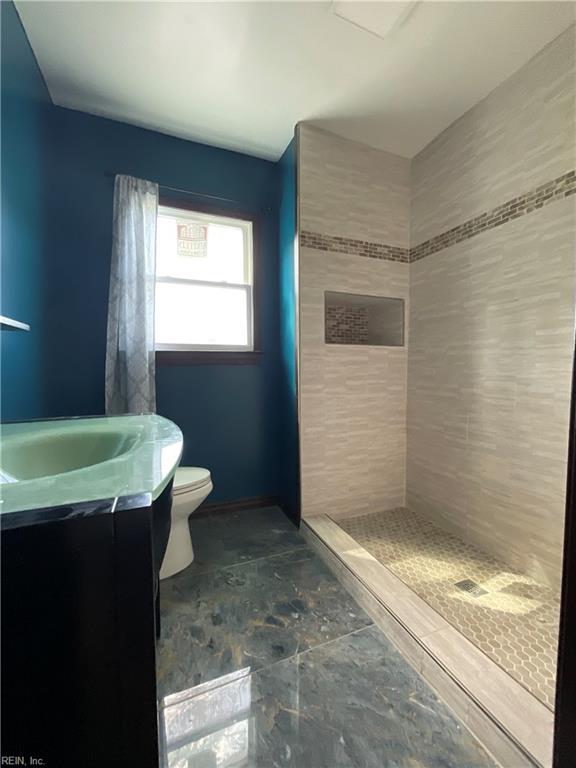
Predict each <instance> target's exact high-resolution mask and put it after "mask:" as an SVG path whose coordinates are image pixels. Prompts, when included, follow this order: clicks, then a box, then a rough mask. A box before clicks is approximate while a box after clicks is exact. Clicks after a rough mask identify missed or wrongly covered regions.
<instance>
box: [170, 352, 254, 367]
mask: <svg viewBox="0 0 576 768" xmlns="http://www.w3.org/2000/svg"><path fill="white" fill-rule="evenodd" d="M261 357H262V353H261V352H260V351H258V350H252V351H250V352H233V351H229V352H226V351H206V352H202V351H198V350H194V351H190V350H186V351H182V350H167V349H163V350H157V351H156V365H158V366H164V365H259V363H260V359H261Z"/></svg>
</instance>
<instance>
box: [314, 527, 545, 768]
mask: <svg viewBox="0 0 576 768" xmlns="http://www.w3.org/2000/svg"><path fill="white" fill-rule="evenodd" d="M300 532H301V534H302V535H303V537H304V538H305V539H306V541H307V542H308V543H309V544H310V546H312V547H313V548H314V550H315V551H316V552H317V553H318V554H319V555H320V557H321V558H322V559H323V560H324V562H325V563H326V565H327V566H328V567H329V568H330V570H331V571H332V572H333V573H334V574H335V575H336V577H337V578H338V580H339V581H340V582H341V583H342V585H343V586H344V587H345V588H346V589H347V590H348V592H350V594H351V595H352V596H353V597H354V598H355V600H356V601H357V602H358V603H359V604H360V605H361V607H362V608H363V609H364V610H365V611H366V612H367V613H368V614H369V615H370V616H371V618H372V619H373V620H374V622H375V623H376V624H377V625H378V626H379V627H380V629H382V631H383V632H384V633H385V634H386V635H387V637H388V638H389V639H390V640H391V641H392V642H393V643H394V645H396V647H397V648H398V650H399V651H400V652H401V653H402V654H403V655H404V657H405V658H406V659H407V660H408V662H409V663H410V664H411V665H412V666H413V667H414V669H415V670H416V671H417V672H418V673H419V674H420V675H421V676H422V677H423V678H424V679H425V680H426V681H427V682H428V683H429V685H431V686H432V688H434V690H435V691H436V692H437V693H438V694H439V696H440V697H441V698H442V699H443V700H444V702H445V703H446V704H447V705H448V706H449V707H450V709H452V711H453V712H454V713H455V715H456V716H457V717H458V719H459V720H460V721H461V723H462V724H463V726H464V727H466V728H467V729H468V730H469V731H470V732H471V733H472V735H473V736H474V737H475V738H476V739H477V740H478V741H479V742H480V743H481V744H482V745H483V746H484V748H485V749H486V750H487V751H488V752H489V753H490V754H491V755H492V757H493V758H494V759H495V760H496V761H497V762H498V763H499V764H500V765H501V766H502V768H534V766H538V767H539V768H551V765H552V737H553V722H554V717H553V713H552V712H550V710H548V709H547V708H546V707H545V706H544V705H543V704H541V702H539V701H538V700H537V699H535V697H533V696H532V695H531V694H529V693H528V692H527V691H526V690H525V689H524V688H523V687H522V686H521V685H520V684H519V683H517V682H516V681H515V680H513V679H512V678H509V676H508V675H507V673H505V672H503V671H502V670H501V669H500V667H498V665H497V664H495V663H494V662H492V661H491V660H490V659H488V658H487V657H486V656H485V655H484V654H483V653H482V651H480V650H478V649H477V648H476V647H475V646H472V644H471V643H470V642H469V641H467V640H465V639H464V638H462V641H463V642H464V643H466V644H467V645H469V646H471V648H470V649H467V650H468V652H469V653H470V655H471V656H472V655H478V654H479V655H480V656H479V657H478V658H480V657H481V659H482V663H483V665H484V666H485V665H486V662H488V663H489V664H490V665H493V667H494V670H495V672H494V674H495V676H496V677H499V678H500V682H502V680H503V678H502V675H503V674H504V675H506V678H507V680H505V681H504V682H505V684H506V687H507V688H509V689H510V690H509V691H508V693H509V694H510V693H511V695H512V698H513V699H514V701H515V703H517V704H520V702H521V701H522V700H526V701H528V702H529V703H530V709H531V710H532V717H531V718H529V719H530V720H532V722H529V723H528V725H529V731H530V733H531V736H532V742H531V743H530V744H526V743H523V741H524V740H523V739H522V737H521V734H518V733H515V732H514V731H515V730H517V728H515V724H514V722H506V718H505V717H503V716H501V717H497V716H495V715H494V713H492V712H490V711H489V709H488V708H487V707H486V705H485V704H483V703H482V701H481V698H482V692H480V691H479V690H476V691H475V690H474V688H475V686H474V684H473V683H474V681H473V680H472V681H471V680H470V677H469V679H468V680H466V681H465V680H464V679H463V678H464V677H465V675H461V674H459V671H458V670H456V669H454V666H453V665H451V664H446V663H444V662H445V661H446V660H444V662H443V661H442V660H440V659H439V658H438V657H437V656H436V655H435V654H434V652H433V651H432V649H431V648H430V647H428V646H427V643H426V637H428V638H430V637H431V636H432V635H434V634H435V632H437V630H434V629H431V630H430V631H429V632H428V634H427V635H426V634H424V635H423V634H422V630H421V632H420V634H419V633H418V632H416V631H414V626H412V627H411V626H410V624H409V622H407V621H406V619H405V618H404V620H403V619H402V618H400V617H399V616H398V615H397V614H396V613H395V611H394V610H393V609H392V608H391V607H390V605H389V604H387V599H386V594H385V593H384V592H383V590H378V589H376V588H374V586H372V585H370V584H368V583H367V582H366V580H365V579H363V578H362V576H360V575H359V574H358V573H357V572H356V571H355V569H354V568H353V567H351V565H350V564H349V563H347V562H346V561H345V560H344V559H343V555H346V554H349V553H351V552H352V553H354V555H355V556H356V557H358V556H360V557H362V559H365V560H366V561H368V562H369V563H370V564H371V565H374V564H377V566H378V567H379V568H383V569H385V571H386V578H387V579H388V580H394V581H397V582H398V585H399V588H400V585H401V588H402V590H406V589H409V588H407V587H406V586H405V585H404V583H403V582H401V580H400V579H398V577H396V576H395V575H394V574H392V572H391V571H389V570H388V569H387V568H386V567H385V566H383V565H382V564H381V563H378V561H377V560H375V558H373V557H372V555H370V554H369V553H368V552H367V551H366V550H364V549H363V548H362V547H360V546H359V545H358V544H357V543H356V542H355V541H354V540H353V539H351V537H349V536H348V534H346V533H345V532H343V531H342V530H341V529H340V527H339V526H338V525H337V524H336V523H335V522H333V521H332V520H331V519H330V518H328V517H327V516H326V515H316V516H313V517H310V518H305V519H303V520H302V521H301V526H300ZM326 539H329V540H330V543H327V541H326ZM346 540H348V542H347V541H346ZM350 542H351V543H353V545H354V546H353V547H350V546H348V544H349V543H350ZM339 544H340V546H339ZM344 547H347V549H346V550H344ZM409 591H410V593H411V596H410V597H411V601H412V602H413V604H414V605H416V606H418V607H419V608H421V609H422V612H421V614H420V615H419V616H418V620H419V621H420V619H421V618H422V617H424V621H425V620H426V617H427V616H430V615H434V617H435V625H436V626H438V625H441V624H444V623H445V624H447V625H448V622H446V620H445V619H443V617H440V616H439V614H437V613H436V611H434V609H432V608H431V607H430V606H429V605H428V604H427V603H425V601H424V600H422V598H420V597H418V596H417V595H416V593H413V592H412V590H409ZM448 626H449V627H450V630H451V631H455V630H452V627H451V626H450V625H448ZM479 680H480V678H479ZM508 680H509V684H508ZM527 697H529V698H527ZM543 721H544V725H543ZM548 721H549V723H548ZM526 724H527V723H526V722H524V725H526ZM532 726H533V727H532ZM536 730H540V734H539V736H540V737H539V738H536V739H535V738H534V735H533V734H534V732H535V731H536Z"/></svg>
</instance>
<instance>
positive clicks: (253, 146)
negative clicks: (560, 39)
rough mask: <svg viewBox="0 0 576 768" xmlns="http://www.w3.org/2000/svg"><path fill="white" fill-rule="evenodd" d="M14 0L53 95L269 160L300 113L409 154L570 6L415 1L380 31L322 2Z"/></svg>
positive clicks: (531, 47) (540, 42)
mask: <svg viewBox="0 0 576 768" xmlns="http://www.w3.org/2000/svg"><path fill="white" fill-rule="evenodd" d="M16 5H17V9H18V12H19V14H20V16H21V18H22V22H23V24H24V27H25V29H26V32H27V34H28V37H29V39H30V42H31V44H32V48H33V49H34V52H35V54H36V57H37V59H38V63H39V65H40V68H41V69H42V72H43V74H44V77H45V78H46V83H47V85H48V88H49V90H50V94H51V96H52V99H53V101H54V103H55V104H58V105H60V106H64V107H70V108H72V109H78V110H82V111H84V112H90V113H92V114H96V115H104V116H106V117H111V118H114V119H116V120H121V121H123V122H127V123H133V124H134V125H139V126H143V127H146V128H152V129H154V130H157V131H162V132H164V133H168V134H172V135H174V136H180V137H183V138H186V139H194V140H196V141H201V142H204V143H207V144H212V145H215V146H219V147H225V148H227V149H234V150H238V151H241V152H247V153H249V154H253V155H257V156H261V157H266V158H271V159H276V158H278V157H279V156H280V154H281V153H282V151H283V150H284V148H285V147H286V145H287V144H288V143H289V141H290V139H291V137H292V135H293V129H294V125H295V124H296V123H297V122H298V121H301V120H307V121H311V122H313V123H315V124H317V125H319V126H321V127H323V128H326V129H327V130H330V131H333V132H334V133H337V134H340V135H342V136H345V137H347V138H350V139H354V140H356V141H360V142H364V143H366V144H370V145H372V146H374V147H379V148H381V149H385V150H388V151H390V152H395V153H397V154H400V155H404V156H406V157H411V156H413V155H414V154H416V153H417V152H418V151H419V150H420V149H422V148H423V147H424V146H426V144H428V142H430V141H431V140H432V139H433V138H434V137H435V136H437V135H438V133H440V132H441V131H442V130H443V129H444V128H446V127H447V126H448V125H450V123H452V122H453V121H454V120H455V119H456V118H458V117H459V116H460V115H462V114H463V113H464V112H465V111H466V110H467V109H469V108H470V107H471V106H473V105H474V104H475V103H477V102H478V101H479V100H480V99H482V98H483V97H484V96H485V95H487V94H488V93H489V92H490V91H491V90H492V89H493V88H495V86H496V85H498V84H499V83H500V82H502V81H503V80H505V79H506V78H507V77H508V76H509V75H511V74H512V73H513V72H514V71H516V70H517V69H518V68H519V67H521V66H522V65H523V64H524V63H525V62H526V61H528V59H530V58H531V57H532V56H534V54H536V53H537V52H538V51H539V50H540V49H541V48H543V47H544V46H545V45H546V43H548V42H550V41H551V40H553V39H554V38H555V37H557V36H558V35H559V34H560V33H561V32H562V31H563V30H564V29H565V28H566V27H567V26H569V24H570V23H571V22H572V21H574V18H575V16H574V11H575V8H576V5H575V4H574V3H572V2H521V1H520V2H474V1H473V0H470V1H467V0H459V2H422V3H419V4H416V5H415V7H414V8H413V9H412V10H411V11H410V13H408V15H407V16H405V18H404V19H403V21H402V22H401V23H400V25H399V26H396V27H395V28H393V29H392V31H391V32H389V33H387V34H385V35H384V37H383V38H382V37H378V36H377V35H375V34H372V33H371V32H368V31H366V30H365V29H362V28H360V27H359V26H355V25H353V24H351V23H350V22H349V21H346V20H345V19H343V18H341V17H339V16H337V15H336V14H335V13H334V12H333V8H332V3H330V2H289V3H286V2H253V3H246V2H231V3H230V2H228V3H224V2H222V3H220V2H211V3H196V2H35V1H31V0H19V1H17V3H16ZM343 5H345V4H344V3H342V2H338V3H337V7H338V9H339V13H341V12H342V6H343ZM363 5H365V6H366V7H365V8H363V9H362V13H361V14H360V16H361V17H362V19H363V21H362V24H363V26H368V27H370V18H371V14H374V26H375V27H377V26H378V23H379V19H378V17H379V15H380V16H382V13H380V14H378V10H379V8H378V6H379V5H380V6H381V5H383V4H374V5H372V7H371V8H370V7H369V4H368V3H363ZM380 11H382V8H381V7H380ZM384 15H385V16H386V18H388V17H390V16H392V17H393V16H396V15H398V14H394V13H392V14H388V13H387V14H384Z"/></svg>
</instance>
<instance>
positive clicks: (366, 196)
mask: <svg viewBox="0 0 576 768" xmlns="http://www.w3.org/2000/svg"><path fill="white" fill-rule="evenodd" d="M299 153H300V172H301V175H300V199H301V201H302V205H301V209H300V216H301V219H300V226H301V229H304V230H310V231H312V232H317V233H319V234H328V235H338V236H340V237H352V238H357V239H358V240H368V241H372V242H376V243H383V244H385V245H394V246H400V247H402V248H407V247H408V245H409V237H410V233H409V224H410V222H409V217H410V199H409V195H410V189H409V184H410V163H409V161H408V160H407V159H406V158H404V157H399V156H398V155H392V154H390V153H389V152H383V151H381V150H379V149H373V148H372V147H367V146H365V145H364V144H358V143H357V142H355V141H349V140H348V139H342V138H341V137H340V136H335V135H334V134H333V133H329V132H328V131H323V130H320V129H319V128H315V127H314V126H311V125H307V124H306V123H301V124H300V126H299Z"/></svg>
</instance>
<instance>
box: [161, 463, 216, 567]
mask: <svg viewBox="0 0 576 768" xmlns="http://www.w3.org/2000/svg"><path fill="white" fill-rule="evenodd" d="M212 487H213V486H212V480H211V478H210V472H209V471H208V470H207V469H202V468H201V467H179V468H178V469H177V470H176V474H175V476H174V486H173V490H172V517H171V525H170V536H169V538H168V545H167V547H166V554H165V555H164V560H162V567H161V568H160V578H161V579H167V578H168V577H169V576H173V575H174V574H175V573H178V571H182V570H183V569H184V568H186V567H187V566H188V565H190V563H191V562H192V560H194V550H193V549H192V539H191V538H190V528H189V526H188V518H189V517H190V515H191V514H192V512H194V510H196V509H197V508H198V507H199V506H200V504H202V502H203V501H204V499H205V498H206V497H207V496H208V494H209V493H210V491H211V490H212Z"/></svg>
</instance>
